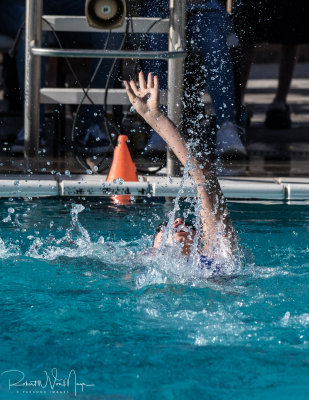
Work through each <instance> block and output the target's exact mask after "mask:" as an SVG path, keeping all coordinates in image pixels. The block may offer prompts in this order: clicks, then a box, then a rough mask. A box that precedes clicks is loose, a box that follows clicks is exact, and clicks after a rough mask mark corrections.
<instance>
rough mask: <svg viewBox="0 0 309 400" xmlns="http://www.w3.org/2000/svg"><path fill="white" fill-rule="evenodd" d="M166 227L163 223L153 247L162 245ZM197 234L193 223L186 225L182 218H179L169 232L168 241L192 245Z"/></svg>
mask: <svg viewBox="0 0 309 400" xmlns="http://www.w3.org/2000/svg"><path fill="white" fill-rule="evenodd" d="M165 228H166V226H164V225H162V226H161V227H160V229H159V231H158V232H157V233H156V236H155V239H154V243H153V247H156V248H158V247H160V245H161V241H162V236H163V231H164V229H165ZM195 234H196V231H195V228H193V227H192V226H191V225H189V226H188V225H186V223H185V222H184V220H183V219H182V218H177V219H175V221H174V223H173V231H172V232H171V233H170V234H169V237H168V239H167V243H173V241H174V242H177V243H183V244H185V245H191V244H192V243H193V240H194V237H195Z"/></svg>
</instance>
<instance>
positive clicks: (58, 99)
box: [40, 88, 167, 105]
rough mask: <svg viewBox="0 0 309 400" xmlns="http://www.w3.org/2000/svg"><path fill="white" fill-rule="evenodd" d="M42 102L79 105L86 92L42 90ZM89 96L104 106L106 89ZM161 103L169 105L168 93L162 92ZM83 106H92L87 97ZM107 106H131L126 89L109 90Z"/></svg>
mask: <svg viewBox="0 0 309 400" xmlns="http://www.w3.org/2000/svg"><path fill="white" fill-rule="evenodd" d="M40 93H41V96H40V100H41V103H42V104H79V103H80V102H81V101H82V99H83V97H84V92H83V91H82V89H80V88H42V89H41V91H40ZM88 95H89V97H90V98H91V100H92V101H93V102H94V103H95V104H103V103H104V96H105V89H90V90H89V91H88ZM160 103H161V104H166V103H167V91H166V90H161V91H160ZM83 104H90V102H89V99H88V98H87V97H86V98H85V99H84V101H83ZM107 104H118V105H130V102H129V99H128V96H127V94H126V91H125V89H109V90H108V96H107Z"/></svg>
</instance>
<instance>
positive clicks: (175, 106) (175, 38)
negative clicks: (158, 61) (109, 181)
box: [166, 0, 186, 176]
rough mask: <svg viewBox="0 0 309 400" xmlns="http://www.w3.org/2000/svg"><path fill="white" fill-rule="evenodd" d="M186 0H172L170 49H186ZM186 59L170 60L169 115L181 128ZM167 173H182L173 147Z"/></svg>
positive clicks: (168, 151) (170, 174) (168, 157)
mask: <svg viewBox="0 0 309 400" xmlns="http://www.w3.org/2000/svg"><path fill="white" fill-rule="evenodd" d="M185 32H186V0H170V31H169V51H183V50H184V49H185V39H186V36H185ZM184 62H185V60H184V59H173V60H171V59H170V60H169V61H168V98H167V103H168V116H169V118H170V119H171V120H172V121H173V122H174V123H175V124H176V125H177V126H178V127H179V129H181V122H182V98H183V80H184ZM166 157H167V160H166V161H167V175H169V176H177V175H179V174H180V164H179V162H178V161H177V159H176V157H175V155H174V153H173V152H172V151H171V149H169V148H168V149H167V155H166Z"/></svg>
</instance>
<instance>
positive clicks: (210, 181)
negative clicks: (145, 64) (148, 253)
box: [124, 72, 237, 263]
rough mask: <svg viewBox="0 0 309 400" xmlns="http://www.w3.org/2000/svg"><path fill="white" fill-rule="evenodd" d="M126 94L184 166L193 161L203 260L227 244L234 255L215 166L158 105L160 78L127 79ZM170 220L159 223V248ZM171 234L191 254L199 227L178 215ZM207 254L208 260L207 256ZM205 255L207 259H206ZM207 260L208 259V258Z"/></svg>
mask: <svg viewBox="0 0 309 400" xmlns="http://www.w3.org/2000/svg"><path fill="white" fill-rule="evenodd" d="M124 84H125V88H126V91H127V94H128V96H129V99H130V102H131V103H132V106H133V107H134V109H135V110H136V111H137V112H138V113H139V114H140V115H141V117H143V118H144V120H145V121H146V122H147V123H148V124H149V125H150V126H151V128H152V129H154V130H155V131H156V132H157V133H158V134H159V135H160V136H161V137H162V139H163V140H164V141H165V142H166V143H167V145H168V146H169V147H170V148H171V149H172V150H173V152H174V153H175V155H176V156H177V158H178V159H179V161H180V162H181V163H182V164H183V165H184V166H185V165H186V164H187V162H189V163H190V175H191V176H192V178H193V181H194V183H195V185H196V188H197V195H198V198H199V199H200V201H201V211H200V215H201V237H200V242H201V243H202V246H201V251H200V252H201V254H202V255H203V256H201V262H204V263H205V262H207V263H208V262H209V260H212V259H214V258H215V254H216V249H218V248H219V247H220V246H222V243H224V247H225V249H227V250H228V253H230V254H231V255H232V254H233V250H234V249H235V246H236V242H237V240H236V233H235V231H234V228H233V225H232V223H231V220H230V216H229V212H228V210H227V207H226V203H225V200H224V197H223V194H222V191H221V188H220V185H219V182H218V179H217V176H216V171H215V167H214V165H212V164H211V162H210V160H209V159H207V156H205V155H203V156H202V157H201V156H198V155H197V154H194V153H193V152H190V155H189V150H188V148H187V146H188V145H187V143H186V141H185V139H184V137H183V136H182V134H181V133H180V131H179V130H178V128H177V127H176V126H175V124H174V123H173V122H172V121H171V120H170V119H169V118H168V117H166V116H165V115H164V114H163V113H162V112H161V110H160V107H159V80H158V77H157V76H153V75H152V74H151V73H149V74H148V78H147V82H146V80H145V77H144V74H143V72H140V73H139V87H137V85H136V83H135V82H134V81H130V82H127V81H124ZM166 225H167V223H163V224H161V225H159V227H158V228H157V230H156V234H155V238H154V244H153V247H154V248H157V249H158V248H160V246H161V245H162V237H163V232H164V228H165V227H166ZM172 228H173V229H172V231H173V232H172V233H171V234H170V236H169V237H168V239H167V242H170V243H173V241H174V242H176V243H180V244H181V248H182V251H181V252H182V254H183V255H184V256H186V257H189V256H190V253H191V248H192V244H193V241H194V237H195V234H196V230H195V229H194V227H192V225H189V224H188V223H186V222H185V221H184V220H182V219H181V218H177V219H176V220H175V221H174V223H173V226H172ZM205 256H207V259H205ZM203 257H204V261H203ZM205 260H206V261H205Z"/></svg>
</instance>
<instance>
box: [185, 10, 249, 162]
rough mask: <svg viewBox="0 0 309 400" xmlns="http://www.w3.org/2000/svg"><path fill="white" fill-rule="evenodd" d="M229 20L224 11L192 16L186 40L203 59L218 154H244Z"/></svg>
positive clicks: (198, 13) (189, 19)
mask: <svg viewBox="0 0 309 400" xmlns="http://www.w3.org/2000/svg"><path fill="white" fill-rule="evenodd" d="M226 18H227V15H226V14H225V12H224V11H223V10H222V11H220V10H216V11H206V12H203V13H200V12H192V13H190V14H189V18H188V30H187V41H188V44H189V45H190V47H191V49H192V50H193V51H194V50H195V49H196V51H200V52H201V53H202V56H203V60H204V68H205V80H206V85H207V88H208V92H209V94H210V97H211V99H212V103H213V107H214V110H215V113H216V123H217V127H218V128H219V129H218V131H217V137H216V152H217V154H218V155H220V156H225V155H230V154H233V155H234V154H235V155H236V154H237V155H245V149H244V147H243V145H242V143H241V141H240V139H239V136H238V130H237V127H236V125H235V123H234V122H235V108H234V101H235V97H234V76H233V65H232V61H231V58H230V54H229V48H228V46H227V32H228V21H227V19H226Z"/></svg>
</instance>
